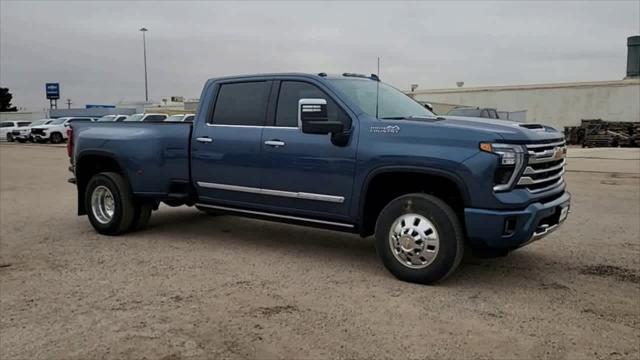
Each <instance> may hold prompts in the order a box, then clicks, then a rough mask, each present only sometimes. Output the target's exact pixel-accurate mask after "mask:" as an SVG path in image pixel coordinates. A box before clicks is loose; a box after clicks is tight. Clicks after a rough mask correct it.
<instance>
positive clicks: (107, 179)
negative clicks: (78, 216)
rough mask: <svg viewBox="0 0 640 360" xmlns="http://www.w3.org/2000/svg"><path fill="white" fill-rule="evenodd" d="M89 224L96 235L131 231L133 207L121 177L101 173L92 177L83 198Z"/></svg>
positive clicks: (111, 173) (131, 197) (134, 208)
mask: <svg viewBox="0 0 640 360" xmlns="http://www.w3.org/2000/svg"><path fill="white" fill-rule="evenodd" d="M84 202H85V209H87V215H88V216H89V221H90V222H91V225H92V226H93V228H94V229H96V231H97V232H99V233H100V234H104V235H119V234H122V233H124V232H126V231H129V230H131V228H132V226H133V223H134V220H135V217H136V204H135V202H134V200H133V196H132V195H131V192H130V191H129V186H128V185H127V182H126V180H125V179H124V178H123V177H122V175H120V174H118V173H114V172H103V173H99V174H97V175H94V176H93V177H92V178H91V179H90V180H89V183H88V184H87V188H86V190H85V195H84Z"/></svg>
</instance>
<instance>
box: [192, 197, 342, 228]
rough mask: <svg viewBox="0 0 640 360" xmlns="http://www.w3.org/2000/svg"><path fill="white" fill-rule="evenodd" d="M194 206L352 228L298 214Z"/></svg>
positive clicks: (198, 204) (203, 205)
mask: <svg viewBox="0 0 640 360" xmlns="http://www.w3.org/2000/svg"><path fill="white" fill-rule="evenodd" d="M196 206H200V207H206V208H210V209H217V210H227V211H234V212H239V213H245V214H253V215H262V216H270V217H275V218H280V219H289V220H298V221H306V222H312V223H317V224H325V225H332V226H341V227H346V228H353V225H352V224H345V223H339V222H333V221H324V220H318V219H309V218H303V217H299V216H290V215H282V214H274V213H268V212H263V211H253V210H245V209H238V208H232V207H226V206H217V205H207V204H201V203H197V204H196Z"/></svg>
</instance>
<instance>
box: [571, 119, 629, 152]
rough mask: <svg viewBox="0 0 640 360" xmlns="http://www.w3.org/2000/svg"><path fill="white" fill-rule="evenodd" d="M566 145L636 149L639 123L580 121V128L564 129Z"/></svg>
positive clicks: (600, 120) (598, 120) (597, 120)
mask: <svg viewBox="0 0 640 360" xmlns="http://www.w3.org/2000/svg"><path fill="white" fill-rule="evenodd" d="M564 134H565V138H566V139H567V143H568V144H574V145H582V147H618V146H624V147H638V146H640V122H631V121H603V120H602V119H582V122H581V124H580V126H567V127H565V128H564Z"/></svg>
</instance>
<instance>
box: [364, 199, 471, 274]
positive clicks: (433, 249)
mask: <svg viewBox="0 0 640 360" xmlns="http://www.w3.org/2000/svg"><path fill="white" fill-rule="evenodd" d="M416 219H417V220H416ZM402 220H404V222H403V221H402ZM397 234H400V235H401V236H396V235H397ZM412 235H413V236H412ZM375 238H376V251H377V253H378V256H379V257H380V259H381V260H382V263H383V264H384V266H385V267H386V268H387V270H389V271H390V272H391V273H392V274H393V275H394V276H395V277H397V278H398V279H400V280H403V281H408V282H413V283H420V284H433V283H436V282H438V281H442V280H444V279H445V278H447V276H449V275H451V273H453V271H454V270H455V269H456V268H457V267H458V265H459V264H460V261H461V260H462V257H463V255H464V231H463V229H462V225H461V224H460V220H459V219H458V217H457V216H456V214H455V212H454V211H453V209H451V207H450V206H449V205H447V204H446V203H445V202H444V201H442V200H440V199H439V198H437V197H434V196H431V195H425V194H417V193H416V194H408V195H403V196H400V197H398V198H396V199H394V200H392V201H391V202H389V204H387V205H386V206H385V207H384V209H382V211H381V212H380V215H379V216H378V220H377V222H376V229H375ZM416 238H417V239H418V240H415V239H416ZM396 239H397V240H396ZM434 239H435V240H434ZM392 246H393V249H392Z"/></svg>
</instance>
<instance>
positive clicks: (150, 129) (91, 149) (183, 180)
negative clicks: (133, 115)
mask: <svg viewBox="0 0 640 360" xmlns="http://www.w3.org/2000/svg"><path fill="white" fill-rule="evenodd" d="M72 126H73V131H74V142H75V144H74V148H75V151H76V155H75V159H76V166H78V164H81V163H82V162H83V161H91V159H92V157H96V156H106V157H109V158H111V159H113V160H114V161H115V162H117V164H118V166H119V167H120V169H122V170H123V172H124V173H125V175H126V177H127V179H128V180H129V184H130V186H131V190H132V191H133V193H134V194H136V195H139V196H145V195H147V196H154V197H169V196H170V194H171V193H175V192H180V191H184V189H186V186H188V184H189V177H190V170H189V163H190V161H189V149H190V140H191V131H192V125H191V123H144V122H130V123H127V122H113V123H95V122H94V123H76V124H73V125H72ZM83 159H84V160H83ZM175 184H182V186H183V189H178V188H180V185H178V186H176V185H175Z"/></svg>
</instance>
